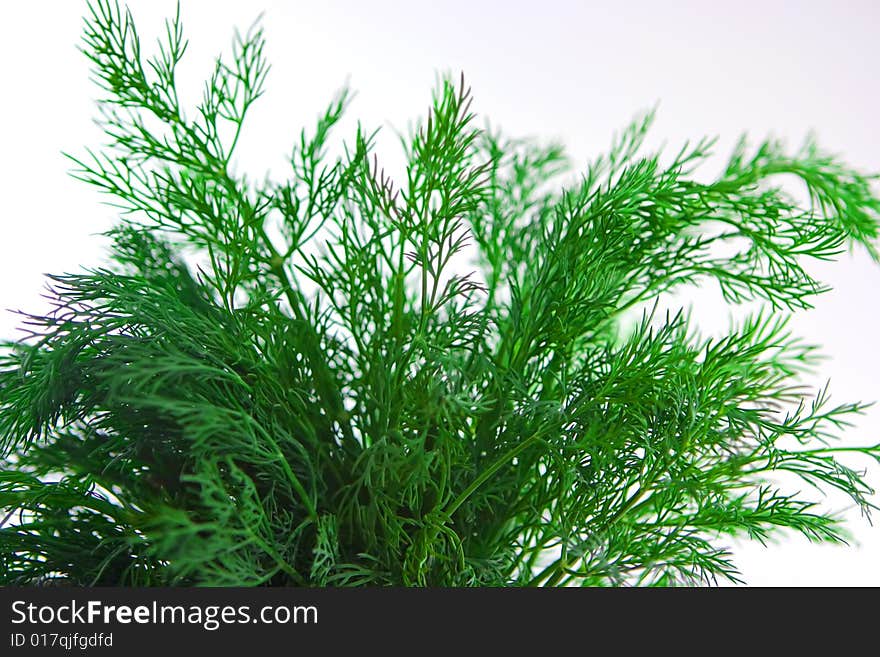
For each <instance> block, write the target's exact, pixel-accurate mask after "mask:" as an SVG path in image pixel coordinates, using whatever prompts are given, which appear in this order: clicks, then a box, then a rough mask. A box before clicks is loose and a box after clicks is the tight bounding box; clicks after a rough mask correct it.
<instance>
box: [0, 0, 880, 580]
mask: <svg viewBox="0 0 880 657" xmlns="http://www.w3.org/2000/svg"><path fill="white" fill-rule="evenodd" d="M263 43H264V42H263V37H262V34H261V31H260V29H259V27H254V28H252V29H251V30H250V31H248V32H247V33H244V34H238V35H237V36H236V38H235V40H234V45H233V48H232V52H231V54H229V55H228V56H225V57H221V58H219V59H218V60H217V64H216V67H215V68H214V71H213V73H212V75H211V76H210V78H209V79H208V81H207V83H206V84H205V87H204V93H203V96H202V100H201V102H200V103H199V104H198V106H197V107H195V108H185V107H183V106H182V103H181V101H180V100H179V96H178V89H177V87H176V84H175V69H176V67H177V65H178V63H179V62H180V60H181V58H182V57H183V54H184V51H185V49H186V42H185V40H184V37H183V33H182V30H181V25H180V20H179V16H178V17H175V18H173V19H172V20H170V21H169V22H168V23H167V32H166V34H165V35H164V37H163V39H162V40H161V41H160V45H159V48H158V50H157V52H156V54H154V55H152V56H146V55H144V54H143V53H142V51H141V45H140V40H139V37H138V33H137V31H136V29H135V25H134V23H133V21H132V17H131V16H130V14H129V13H128V12H127V11H123V10H120V8H119V6H118V5H116V4H112V3H110V2H107V1H106V0H94V1H92V2H91V3H90V4H89V9H88V14H87V17H86V20H85V33H84V41H83V51H84V53H85V54H86V56H87V57H88V58H89V59H90V60H91V63H92V65H93V72H94V77H95V79H96V80H97V81H98V82H99V83H100V85H101V87H102V88H103V90H104V92H105V97H104V98H103V100H102V101H101V102H100V110H101V112H100V121H101V124H102V125H103V127H104V130H105V132H106V136H107V139H108V143H107V144H106V147H105V148H103V149H102V150H99V151H94V152H93V151H88V152H87V153H86V154H85V155H84V156H82V157H74V158H72V159H73V162H74V174H75V175H76V176H77V177H78V178H80V179H81V180H83V181H85V182H87V183H89V184H91V185H95V186H96V187H97V188H99V189H100V190H102V191H103V192H106V193H107V194H109V195H110V197H112V199H113V200H112V203H113V204H114V205H115V206H116V207H118V209H119V211H120V219H119V223H118V225H117V226H116V227H115V228H114V229H112V230H111V231H110V232H109V237H110V238H111V240H112V246H111V254H112V258H113V262H114V265H113V266H108V267H105V268H95V269H90V270H85V271H84V272H83V273H77V274H65V275H57V276H52V277H51V283H50V288H49V297H50V299H51V302H52V308H51V310H50V311H48V312H47V313H45V314H41V315H33V314H30V315H25V316H24V329H25V330H26V335H25V337H24V338H22V339H20V340H18V341H16V342H9V343H6V345H5V347H4V350H3V352H2V356H0V453H2V458H0V509H2V510H3V513H2V514H0V520H2V523H0V583H2V584H5V585H9V584H34V583H39V582H46V581H63V582H67V583H72V584H78V585H220V586H227V585H236V586H240V585H248V586H250V585H283V586H291V585H303V586H359V585H406V586H425V585H428V586H509V585H516V586H519V585H544V586H556V585H616V584H655V585H670V584H678V583H686V584H694V583H701V582H715V581H717V580H718V579H719V578H721V579H730V580H736V579H737V570H736V566H735V564H734V563H732V561H731V554H730V552H729V550H728V548H727V547H725V540H726V538H729V537H730V536H736V535H740V536H748V537H750V538H752V539H756V540H758V541H764V540H766V539H767V537H768V536H770V535H771V534H772V533H774V532H777V531H783V530H794V531H797V532H800V533H802V534H803V535H805V536H806V537H807V538H809V539H811V540H815V541H832V542H840V541H843V540H844V538H845V527H844V526H843V525H842V522H841V519H840V517H838V516H835V515H834V514H832V513H830V512H827V511H825V510H824V509H823V508H821V507H819V506H817V505H816V504H815V503H813V502H812V501H810V499H809V498H807V497H804V496H803V495H802V494H801V493H800V492H799V485H804V484H805V485H807V486H808V487H815V488H818V489H820V490H823V491H833V490H836V491H838V492H840V493H843V494H845V495H847V496H849V497H850V498H851V499H852V500H853V502H854V503H855V504H856V505H858V506H859V507H860V508H861V509H862V510H863V511H864V512H865V513H868V512H869V511H870V509H871V508H872V506H873V505H872V503H871V499H870V496H871V494H872V491H871V489H870V488H869V487H868V485H867V483H866V482H865V480H864V479H863V474H861V473H859V472H856V471H854V470H853V469H851V468H849V467H847V466H845V465H844V464H843V463H842V462H841V460H840V458H841V455H842V454H843V453H847V452H848V453H857V454H861V455H867V456H869V457H872V458H874V459H876V460H880V445H875V446H871V447H863V448H862V447H843V446H840V445H839V444H838V443H836V442H834V441H835V439H836V437H837V436H838V434H839V433H840V431H841V429H843V428H845V427H846V426H847V423H848V421H849V419H850V418H851V417H852V416H853V414H856V413H859V412H861V411H862V410H863V408H864V405H862V404H859V403H852V404H843V405H836V406H835V405H832V404H831V403H830V401H829V396H828V392H827V390H825V389H823V390H821V391H819V393H818V394H817V395H812V394H811V393H809V392H808V391H806V390H805V389H804V387H803V386H802V385H801V384H800V382H799V380H800V377H801V376H802V375H803V373H804V372H808V371H810V370H811V369H812V368H814V366H815V364H816V350H815V348H814V347H813V346H811V345H807V344H804V343H802V342H801V341H799V340H798V339H797V338H796V337H794V336H792V335H791V333H790V332H789V331H788V329H787V328H786V322H787V319H788V317H789V316H790V314H791V313H792V312H793V311H795V310H798V309H806V308H809V307H810V303H811V300H812V298H813V297H814V296H815V295H817V294H820V293H822V292H824V291H825V290H826V289H827V287H826V286H825V285H823V284H822V283H821V282H820V281H818V280H815V279H814V278H813V277H811V275H810V274H809V273H808V272H807V270H805V268H804V264H803V263H804V261H805V260H808V259H809V258H814V259H816V258H818V259H832V258H833V257H834V256H836V255H837V254H839V253H841V252H843V251H844V250H845V249H846V248H848V247H850V246H853V245H859V246H861V247H864V248H865V249H867V250H868V251H869V252H870V254H871V255H872V256H873V257H874V258H875V259H877V258H878V252H877V250H876V247H875V245H874V240H875V239H876V238H877V234H878V211H880V199H878V197H877V195H876V194H875V193H874V192H873V191H872V184H873V182H874V180H875V177H874V176H867V175H863V174H861V173H859V172H857V171H855V170H853V169H852V168H850V167H848V166H847V165H846V164H844V163H842V162H841V161H839V160H838V159H837V158H835V157H832V156H829V155H827V154H826V153H825V152H823V151H822V150H820V149H819V148H818V147H817V146H816V145H815V143H813V142H812V141H809V142H807V143H806V144H805V145H804V146H803V147H802V148H801V149H799V150H797V151H795V152H789V151H788V150H787V149H786V148H785V146H784V145H783V144H781V143H779V142H775V141H765V142H763V143H760V144H757V145H754V146H752V145H749V143H748V142H747V141H746V140H745V139H743V140H741V141H740V142H739V145H738V146H737V147H736V149H735V151H734V152H733V154H732V155H731V156H730V158H729V160H728V161H727V164H726V167H725V168H724V169H723V172H722V173H721V174H720V175H719V176H717V178H715V179H713V180H711V181H710V182H705V181H703V182H700V181H698V179H697V178H696V177H695V175H694V173H695V170H696V169H697V167H699V165H700V164H701V163H703V162H704V161H705V160H706V159H707V158H708V157H709V156H710V150H711V147H712V141H711V140H705V139H703V140H700V141H697V142H694V143H691V144H687V145H685V146H684V147H683V148H681V150H679V151H678V152H677V153H675V154H673V155H671V156H664V155H663V154H662V153H659V152H658V153H648V154H644V153H642V151H643V150H644V149H642V148H641V147H642V143H643V140H644V137H645V134H646V132H647V131H648V129H649V127H650V124H651V121H652V116H653V115H652V113H650V112H649V113H646V114H644V115H642V116H639V117H638V118H637V119H636V120H634V121H633V122H632V123H631V124H630V125H629V126H628V127H627V128H626V129H625V130H624V131H623V132H621V133H620V134H619V136H618V137H616V139H615V140H614V142H613V144H612V146H611V149H610V151H609V153H608V154H606V155H603V156H601V157H599V158H597V159H595V160H594V161H593V162H592V164H590V165H589V166H588V167H587V169H586V171H584V172H583V173H582V175H580V176H579V177H578V178H575V179H574V182H571V180H570V179H569V178H567V177H566V175H567V171H568V162H567V159H566V157H565V154H564V152H563V150H562V149H561V148H559V147H558V146H554V145H550V146H546V145H542V144H539V143H536V142H533V141H529V140H519V139H513V138H509V137H507V136H504V135H503V134H501V133H499V132H496V131H491V130H481V129H478V128H477V127H475V117H474V114H473V112H472V110H471V94H470V91H469V89H468V88H467V87H466V86H465V84H464V82H463V80H462V81H460V82H459V81H453V80H451V79H448V78H444V79H442V80H441V82H440V83H439V84H438V86H437V88H436V92H435V94H434V97H433V101H432V107H431V110H430V114H429V115H428V117H427V118H426V119H425V120H424V121H422V122H421V123H419V124H418V125H417V126H416V128H415V129H414V130H413V131H412V133H411V134H410V136H409V137H406V138H404V139H403V146H404V148H405V152H406V169H405V180H400V181H398V182H397V183H396V184H395V182H394V181H392V179H391V177H390V176H388V175H386V174H385V173H384V171H383V170H382V168H381V166H380V165H379V160H378V156H377V155H376V154H375V153H374V141H375V133H371V132H369V131H367V130H365V129H363V128H361V127H358V129H357V131H356V134H355V135H354V137H353V138H351V139H349V140H348V141H346V142H345V146H344V148H342V149H337V150H339V151H340V154H338V155H336V156H332V155H331V152H332V151H333V149H332V148H331V143H332V142H331V141H330V133H331V130H332V128H333V127H334V125H335V124H336V123H338V122H339V120H340V118H341V117H342V115H343V112H344V111H345V109H346V107H347V105H348V100H349V95H348V93H347V92H346V91H343V92H342V93H341V94H340V95H339V96H338V97H337V98H335V99H334V100H333V101H332V103H331V104H330V105H329V106H328V107H327V109H326V111H325V112H324V113H323V114H322V115H321V116H320V118H319V120H318V121H317V124H316V125H315V126H313V127H312V128H310V129H308V130H304V131H303V132H302V135H301V138H300V140H299V143H298V144H297V145H296V147H295V148H294V149H293V152H292V155H291V157H290V166H291V173H290V179H289V180H288V181H285V182H280V183H279V182H272V181H264V182H259V181H254V180H248V179H246V178H245V177H243V176H241V175H237V174H235V173H234V172H233V166H232V165H233V162H234V155H235V148H236V143H237V142H238V139H239V136H240V134H241V131H242V129H243V125H244V122H245V117H246V115H247V113H248V110H249V108H250V107H251V105H252V104H253V103H254V102H255V101H256V100H257V99H258V97H259V96H260V94H261V92H262V89H263V84H264V82H265V80H266V75H267V71H268V65H267V62H266V60H265V57H264V52H263ZM792 178H796V179H799V180H800V181H801V183H802V185H803V187H804V188H805V189H806V190H807V192H808V194H807V198H806V201H805V202H799V201H798V200H796V198H795V197H794V196H793V195H792V194H791V193H789V192H787V191H786V188H785V186H784V185H783V182H785V181H786V180H788V181H790V180H791V179H792ZM462 262H468V263H470V264H469V265H468V268H467V269H463V268H462V265H461V263H462ZM471 269H473V271H470V270H471ZM463 272H470V273H463ZM707 283H715V284H717V285H718V286H719V288H720V291H721V293H722V294H723V296H724V298H725V299H726V300H727V301H728V302H730V303H731V304H740V303H741V302H756V303H759V304H761V305H762V307H763V309H762V310H759V311H758V312H756V313H754V314H750V315H747V316H744V317H741V318H740V320H739V321H737V322H736V324H735V325H734V326H732V327H731V329H730V331H729V332H728V333H727V334H725V335H723V336H721V337H719V338H713V339H710V338H704V337H701V336H700V335H699V334H698V333H697V332H696V331H695V329H694V327H693V326H692V325H691V323H690V321H689V319H688V316H687V315H686V314H685V313H683V312H676V313H663V312H661V311H659V310H657V308H658V305H657V299H658V297H659V296H660V295H662V294H664V293H667V292H670V291H675V290H682V289H686V288H687V286H695V285H703V284H707ZM627 311H635V312H639V311H641V320H640V321H637V322H636V324H635V326H634V327H632V328H629V329H625V328H624V327H625V323H624V322H622V319H623V318H624V317H626V316H628V315H627Z"/></svg>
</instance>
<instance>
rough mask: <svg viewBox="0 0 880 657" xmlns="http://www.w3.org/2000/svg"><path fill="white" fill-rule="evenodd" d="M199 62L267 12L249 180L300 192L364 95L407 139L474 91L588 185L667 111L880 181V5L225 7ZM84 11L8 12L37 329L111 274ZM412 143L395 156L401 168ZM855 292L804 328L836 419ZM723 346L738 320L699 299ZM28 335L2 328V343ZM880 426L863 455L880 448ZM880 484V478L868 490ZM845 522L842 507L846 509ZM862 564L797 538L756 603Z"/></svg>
mask: <svg viewBox="0 0 880 657" xmlns="http://www.w3.org/2000/svg"><path fill="white" fill-rule="evenodd" d="M182 5H183V6H182V15H183V18H184V23H185V29H186V33H187V36H188V37H189V38H190V42H191V43H190V49H189V51H188V54H187V58H186V60H185V66H184V69H183V71H182V77H181V81H182V83H183V86H184V87H185V88H186V89H188V90H190V91H191V92H192V94H193V96H192V98H193V100H194V99H195V98H196V97H197V94H199V93H200V90H201V87H200V80H201V79H202V78H203V77H204V76H206V75H207V74H208V73H209V71H210V68H211V60H212V58H213V56H214V55H215V54H216V53H218V52H220V51H222V50H224V49H225V48H226V47H227V46H228V44H229V42H230V38H231V35H232V31H233V28H234V27H235V26H238V27H240V28H246V27H248V26H249V25H250V24H251V23H252V22H253V20H254V19H255V18H256V17H257V16H258V14H259V13H260V12H261V11H263V10H265V14H264V18H263V24H264V26H265V28H266V34H267V38H268V56H269V59H270V61H271V62H272V66H273V68H272V72H271V74H270V78H269V83H268V92H267V93H266V95H265V97H264V98H263V99H262V100H261V102H260V103H259V104H258V106H257V107H256V108H255V110H254V113H253V115H252V117H251V120H250V123H249V126H248V129H247V132H246V134H245V135H244V137H243V143H242V151H241V159H240V167H241V169H242V170H246V171H247V172H248V173H249V174H250V175H255V176H257V177H261V176H262V175H263V174H264V173H265V172H267V171H272V172H273V175H282V174H283V169H284V161H285V156H286V155H287V154H288V152H289V148H290V145H291V144H292V143H293V140H294V139H295V138H296V136H297V135H298V133H299V130H300V128H301V127H302V126H303V125H304V124H305V125H311V124H312V122H313V120H314V118H315V116H316V114H317V112H318V111H319V110H321V109H322V108H323V106H324V105H325V103H326V102H327V101H328V100H329V99H330V97H331V95H332V94H333V92H334V91H335V90H336V89H337V88H338V87H339V86H341V85H342V84H343V83H344V82H345V80H346V79H349V80H350V83H351V86H352V87H353V88H354V89H356V90H357V91H358V96H357V98H356V101H355V104H354V106H353V108H352V115H354V116H356V117H358V118H361V119H363V120H364V121H365V123H366V124H367V125H368V126H385V133H386V135H387V136H389V137H390V136H391V135H392V132H391V130H390V129H389V127H392V126H393V127H395V128H399V129H403V130H405V129H406V126H407V121H409V120H411V119H413V118H415V117H417V116H419V115H421V114H423V113H424V111H425V109H426V107H427V105H428V102H429V98H430V90H431V88H432V86H433V82H434V79H435V75H436V73H438V72H444V71H451V72H453V73H457V72H458V71H462V70H463V71H464V72H465V74H466V76H467V79H468V80H469V82H470V84H471V85H472V86H473V90H474V95H475V109H476V110H477V111H478V112H479V113H480V114H481V115H482V116H486V117H490V118H491V119H492V122H493V124H494V125H500V126H502V127H503V128H505V129H506V131H507V132H508V133H511V134H515V135H534V136H537V137H541V138H555V139H559V140H562V141H563V142H564V143H565V144H566V145H567V147H568V149H569V152H570V154H571V155H572V158H573V160H574V162H575V164H577V165H583V163H585V162H586V161H587V160H588V159H589V158H591V157H592V156H593V155H595V154H596V153H598V152H599V151H601V150H602V149H604V148H605V147H606V145H607V143H608V142H609V139H610V137H611V134H612V132H613V131H614V130H616V129H618V128H621V127H622V126H623V125H624V124H625V123H626V121H627V119H628V118H629V117H630V116H631V115H633V114H634V113H635V112H636V111H638V110H640V109H644V108H646V107H649V106H651V105H653V104H654V103H655V102H656V101H660V109H659V117H658V120H657V123H656V125H655V129H654V133H653V134H654V139H655V143H659V141H660V140H667V141H668V142H669V143H670V144H671V145H677V144H679V143H680V142H681V141H682V140H684V139H686V138H696V137H700V136H702V135H704V134H709V135H718V136H720V141H719V146H718V149H717V150H718V151H719V152H720V153H722V154H723V153H725V152H727V150H728V149H729V147H730V146H731V144H732V142H733V141H734V139H735V138H736V137H737V136H738V135H739V134H740V133H741V132H742V131H743V130H747V131H748V132H749V134H751V135H753V136H754V137H755V138H759V137H763V136H766V135H767V134H771V133H772V134H774V135H777V136H781V137H784V138H786V139H788V140H789V141H790V142H791V143H792V144H796V143H797V142H799V141H800V140H801V139H802V138H803V136H804V135H805V134H806V133H807V131H809V130H811V129H812V130H815V132H816V133H817V135H818V137H819V140H820V143H821V144H823V145H824V146H825V147H826V148H828V149H829V150H832V151H834V152H836V153H840V154H841V155H843V156H844V157H845V158H846V159H847V161H849V162H850V163H852V164H854V165H855V166H857V167H859V168H860V169H863V170H865V171H880V131H878V129H877V118H878V111H877V110H878V107H877V100H878V93H877V89H876V87H877V75H876V71H877V64H878V62H880V40H878V39H877V37H876V33H877V28H878V27H880V9H878V7H880V5H877V4H876V3H873V2H870V1H864V2H853V1H851V2H795V1H794V0H791V1H789V2H767V1H748V2H742V1H740V2H731V3H714V2H693V1H692V2H662V3H660V2H656V3H655V2H619V3H618V2H606V3H590V2H560V1H558V0H542V1H540V2H521V1H508V2H488V1H483V2H477V1H475V0H471V1H462V0H456V1H454V2H414V1H410V2H403V1H401V2H398V3H393V2H389V1H387V0H385V1H376V0H372V1H368V2H354V1H349V2H340V1H336V2H281V1H274V2H272V1H270V0H257V1H255V2H241V1H239V2H230V1H225V2H218V1H211V2H209V1H207V0H183V2H182ZM129 6H130V7H131V9H132V11H133V13H134V15H135V18H136V20H137V22H138V26H139V29H140V32H141V35H142V37H143V39H144V41H145V43H147V44H150V43H152V42H153V37H155V36H156V35H158V34H159V30H160V29H161V27H162V20H163V19H164V17H166V16H168V15H170V14H172V13H173V11H174V6H175V5H174V3H173V2H170V1H168V0H149V1H148V0H137V1H132V2H130V3H129ZM83 10H84V5H83V4H82V3H80V2H75V1H66V0H65V1H62V0H56V1H54V2H46V1H44V2H35V1H31V2H11V1H9V0H5V1H4V2H3V3H2V16H0V70H2V86H0V89H2V92H0V94H2V100H0V147H2V155H3V156H2V158H0V192H2V205H0V213H2V215H0V216H2V229H0V306H2V307H3V308H24V309H29V310H35V309H39V308H41V307H42V305H41V303H40V299H39V294H40V292H41V289H42V285H43V279H42V274H43V273H44V272H62V271H73V270H76V269H77V267H78V266H80V265H83V264H96V263H98V262H100V259H101V257H102V256H101V241H100V240H98V239H96V238H94V236H93V234H94V233H96V232H98V231H101V230H104V229H106V228H107V227H109V225H110V224H111V223H112V221H113V213H112V210H111V209H110V208H108V207H106V206H104V205H101V204H100V200H101V199H100V198H99V197H98V195H97V194H96V193H95V192H94V191H93V190H91V189H90V188H88V187H86V186H85V185H83V184H81V183H78V182H76V181H73V180H72V179H70V178H69V177H67V175H66V170H67V168H68V163H67V162H66V161H65V160H64V158H63V157H62V156H61V151H62V150H64V151H68V152H72V153H78V154H81V153H82V149H83V147H84V146H86V145H91V146H97V145H99V143H100V133H99V132H98V130H97V129H96V128H95V127H94V126H93V125H92V124H91V122H90V117H91V116H92V113H93V104H92V101H93V99H94V97H95V96H96V94H97V91H96V88H95V87H94V86H92V85H91V84H89V82H88V67H87V64H86V62H85V58H84V57H83V56H82V55H81V54H79V53H78V52H77V50H76V45H77V43H78V39H79V33H80V28H81V22H80V21H81V18H80V17H81V14H82V12H83ZM393 145H394V140H393V139H390V138H389V139H386V140H385V141H383V142H381V147H382V149H383V151H384V154H385V155H386V156H387V157H388V158H389V161H393V158H392V154H391V151H390V150H388V149H389V148H390V147H393ZM814 271H815V272H817V273H818V274H819V275H820V276H821V277H822V278H823V280H825V281H827V282H829V283H830V284H832V285H833V286H834V288H835V290H834V291H833V292H831V293H829V294H827V295H825V296H824V297H822V298H820V299H818V301H817V302H816V306H817V307H816V309H815V310H814V311H811V312H810V313H807V314H803V315H798V316H797V317H796V319H795V322H794V326H795V328H796V330H797V332H798V333H799V334H801V335H802V336H804V337H806V338H808V339H809V340H810V341H812V342H815V343H818V344H821V345H823V346H824V351H825V353H826V354H828V355H829V356H830V358H829V360H828V361H827V362H826V363H825V364H824V365H823V367H822V371H821V372H820V376H819V377H818V379H817V381H816V382H817V383H822V382H823V381H824V380H825V379H830V380H831V384H832V393H833V399H834V400H836V401H850V400H857V399H863V400H880V376H878V374H877V373H878V372H880V353H878V349H877V348H876V341H877V339H878V336H877V323H878V322H877V320H878V309H877V290H878V288H880V266H876V265H873V264H872V263H871V262H870V261H869V259H868V258H867V257H865V256H864V254H861V253H857V254H854V255H852V256H848V257H846V258H843V259H842V261H841V262H838V263H835V264H833V265H832V266H824V265H823V266H822V267H816V268H814ZM695 298H696V299H697V300H698V304H699V305H698V307H697V309H696V310H697V316H698V317H700V318H701V320H702V321H703V322H705V324H706V326H707V328H708V329H710V330H715V329H717V328H719V327H721V326H723V325H724V324H725V323H726V321H727V311H726V310H725V309H723V308H722V307H721V306H720V305H718V300H717V295H714V294H712V293H706V294H701V295H698V296H697V297H695ZM15 324H16V318H15V317H14V316H13V315H11V314H8V313H4V314H3V315H2V316H0V335H2V336H4V337H11V336H13V335H14V326H15ZM878 429H880V407H878V408H872V409H870V410H869V411H868V413H867V414H866V415H865V416H864V417H863V418H861V419H860V421H859V422H858V424H857V425H856V426H854V427H853V428H852V429H851V430H849V431H848V432H847V433H846V435H845V436H844V438H843V440H844V442H845V443H846V444H856V443H876V442H878V440H880V431H878ZM870 475H871V479H872V481H873V482H874V483H875V484H880V469H878V468H876V467H875V468H874V469H873V470H871V472H870ZM831 502H832V505H837V506H839V501H838V500H836V499H835V500H831ZM851 523H852V528H853V535H854V538H855V543H856V544H857V546H856V545H854V546H852V547H834V546H814V545H810V544H808V543H806V541H805V540H803V539H801V538H799V537H783V538H781V539H780V540H779V541H778V542H777V543H776V544H775V545H771V546H770V547H768V548H762V547H761V546H757V545H738V546H737V547H736V549H735V552H736V555H737V561H738V564H739V565H740V567H741V569H742V572H743V574H744V577H745V579H746V580H747V582H748V583H749V584H753V585H801V584H817V585H862V584H865V585H867V584H871V585H875V586H876V585H880V560H878V559H877V556H878V548H880V529H878V528H873V527H871V526H870V525H868V523H866V522H865V521H864V520H863V519H860V518H859V517H858V515H857V514H851Z"/></svg>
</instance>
